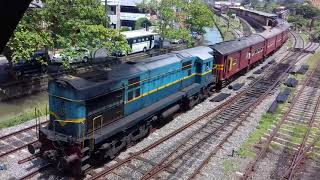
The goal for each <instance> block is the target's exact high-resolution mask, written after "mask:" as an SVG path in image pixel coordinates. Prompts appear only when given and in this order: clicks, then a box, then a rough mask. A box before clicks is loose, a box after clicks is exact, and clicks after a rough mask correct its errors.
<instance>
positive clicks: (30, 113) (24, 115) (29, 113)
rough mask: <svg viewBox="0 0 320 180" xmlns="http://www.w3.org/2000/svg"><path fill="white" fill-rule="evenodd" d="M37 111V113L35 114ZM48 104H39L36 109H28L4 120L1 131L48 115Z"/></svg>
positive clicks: (0, 124) (0, 125)
mask: <svg viewBox="0 0 320 180" xmlns="http://www.w3.org/2000/svg"><path fill="white" fill-rule="evenodd" d="M35 109H36V111H37V113H35ZM47 109H48V108H47V104H39V105H37V106H35V107H34V108H32V109H31V108H30V109H27V110H25V111H23V112H21V113H19V114H17V115H15V116H13V117H10V118H7V119H4V120H1V121H0V129H3V128H7V127H11V126H15V125H18V124H21V123H24V122H26V121H29V120H31V119H35V118H37V117H41V116H44V115H46V112H47Z"/></svg>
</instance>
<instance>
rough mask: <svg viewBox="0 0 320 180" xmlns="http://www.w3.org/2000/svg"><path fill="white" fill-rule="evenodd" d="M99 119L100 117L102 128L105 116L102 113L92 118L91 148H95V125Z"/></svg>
mask: <svg viewBox="0 0 320 180" xmlns="http://www.w3.org/2000/svg"><path fill="white" fill-rule="evenodd" d="M97 119H100V127H98V129H100V128H101V127H102V122H103V116H102V115H99V116H96V117H94V118H93V119H92V136H91V140H90V149H91V150H93V149H94V143H95V142H94V137H95V136H94V132H95V127H94V124H95V122H96V120H97Z"/></svg>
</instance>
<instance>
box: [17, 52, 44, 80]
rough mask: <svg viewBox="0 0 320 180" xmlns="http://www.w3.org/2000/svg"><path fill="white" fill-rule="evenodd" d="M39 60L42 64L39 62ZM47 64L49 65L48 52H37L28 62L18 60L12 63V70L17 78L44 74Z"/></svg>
mask: <svg viewBox="0 0 320 180" xmlns="http://www.w3.org/2000/svg"><path fill="white" fill-rule="evenodd" d="M39 58H40V59H42V61H44V62H43V63H42V62H40V61H39ZM48 63H50V57H49V55H48V52H47V51H46V50H38V51H36V52H35V53H34V55H33V56H32V57H31V59H30V60H25V59H20V60H19V61H18V62H16V63H14V64H13V70H14V71H15V72H16V75H17V76H18V77H19V76H23V75H26V74H35V73H45V72H46V71H47V64H48Z"/></svg>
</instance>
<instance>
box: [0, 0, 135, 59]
mask: <svg viewBox="0 0 320 180" xmlns="http://www.w3.org/2000/svg"><path fill="white" fill-rule="evenodd" d="M43 2H44V4H45V6H44V8H41V9H35V10H30V11H28V12H27V13H26V14H25V16H24V17H23V19H22V21H21V22H20V23H19V25H18V28H17V29H16V31H15V33H14V35H13V37H12V38H11V40H10V42H9V43H8V48H7V51H6V52H7V53H6V54H7V55H9V56H12V57H13V59H14V60H18V59H20V58H23V59H26V60H29V59H30V57H31V56H32V55H33V53H34V51H35V50H37V49H39V48H42V47H45V48H63V49H64V51H63V53H65V55H69V58H73V56H75V55H76V49H77V48H81V47H84V48H87V49H89V50H95V49H97V48H101V47H106V49H107V50H108V52H109V54H111V53H112V52H113V51H120V52H128V50H129V46H128V44H127V41H126V39H125V38H124V36H122V35H121V34H120V33H119V32H118V31H117V30H113V29H109V28H107V27H106V24H107V22H108V19H107V18H106V16H105V14H106V13H105V8H104V6H103V5H102V4H101V2H100V1H97V0H72V1H70V0H59V1H56V0H44V1H43ZM63 57H67V56H63ZM65 60H67V58H66V59H65Z"/></svg>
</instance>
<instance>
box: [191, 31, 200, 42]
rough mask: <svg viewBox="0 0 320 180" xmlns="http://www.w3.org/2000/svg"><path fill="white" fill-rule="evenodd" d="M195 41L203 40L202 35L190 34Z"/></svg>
mask: <svg viewBox="0 0 320 180" xmlns="http://www.w3.org/2000/svg"><path fill="white" fill-rule="evenodd" d="M189 35H190V36H191V37H192V38H193V39H196V40H199V39H200V38H201V35H200V34H199V33H197V32H190V34H189Z"/></svg>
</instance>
